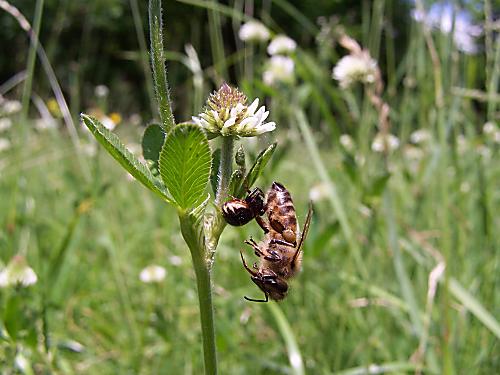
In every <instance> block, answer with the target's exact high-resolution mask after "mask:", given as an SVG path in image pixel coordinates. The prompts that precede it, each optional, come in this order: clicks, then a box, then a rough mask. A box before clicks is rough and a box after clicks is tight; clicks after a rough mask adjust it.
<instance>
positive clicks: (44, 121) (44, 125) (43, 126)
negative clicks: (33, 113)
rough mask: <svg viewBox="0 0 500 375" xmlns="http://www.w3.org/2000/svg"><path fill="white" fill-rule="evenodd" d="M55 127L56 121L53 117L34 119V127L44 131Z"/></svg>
mask: <svg viewBox="0 0 500 375" xmlns="http://www.w3.org/2000/svg"><path fill="white" fill-rule="evenodd" d="M56 128H57V121H56V120H55V119H54V118H39V119H36V120H35V129H37V130H40V131H44V130H50V129H56Z"/></svg>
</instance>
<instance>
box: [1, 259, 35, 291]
mask: <svg viewBox="0 0 500 375" xmlns="http://www.w3.org/2000/svg"><path fill="white" fill-rule="evenodd" d="M37 280H38V277H37V275H36V273H35V271H33V268H31V267H30V266H29V265H28V262H27V261H26V258H25V257H24V256H22V255H16V256H14V257H13V258H12V259H11V260H10V262H9V264H7V267H5V268H4V269H3V270H1V271H0V288H5V287H8V286H12V285H20V286H22V287H28V286H30V285H33V284H35V283H36V282H37Z"/></svg>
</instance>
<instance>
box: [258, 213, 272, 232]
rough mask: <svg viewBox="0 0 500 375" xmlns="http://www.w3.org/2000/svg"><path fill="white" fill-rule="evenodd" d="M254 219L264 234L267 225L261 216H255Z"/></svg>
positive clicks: (267, 227) (267, 229)
mask: <svg viewBox="0 0 500 375" xmlns="http://www.w3.org/2000/svg"><path fill="white" fill-rule="evenodd" d="M255 221H256V222H257V224H259V227H261V228H262V230H263V231H264V234H267V233H269V225H268V224H267V223H266V222H265V221H264V219H263V218H262V217H260V216H256V217H255Z"/></svg>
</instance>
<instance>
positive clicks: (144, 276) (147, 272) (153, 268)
mask: <svg viewBox="0 0 500 375" xmlns="http://www.w3.org/2000/svg"><path fill="white" fill-rule="evenodd" d="M166 275H167V270H166V269H165V268H163V267H161V266H157V265H155V264H152V265H150V266H147V267H146V268H144V269H143V270H142V271H141V273H140V274H139V279H140V280H141V281H142V282H143V283H159V282H162V281H163V280H164V279H165V276H166Z"/></svg>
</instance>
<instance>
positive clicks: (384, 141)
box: [372, 133, 399, 152]
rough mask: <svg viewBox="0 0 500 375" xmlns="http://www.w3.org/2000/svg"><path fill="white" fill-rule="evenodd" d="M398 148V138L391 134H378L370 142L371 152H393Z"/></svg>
mask: <svg viewBox="0 0 500 375" xmlns="http://www.w3.org/2000/svg"><path fill="white" fill-rule="evenodd" d="M398 147H399V138H398V137H396V136H395V135H393V134H387V135H385V136H384V135H383V134H382V133H378V134H377V135H376V136H375V138H374V139H373V142H372V151H375V152H386V151H389V152H390V151H394V150H396V149H397V148H398Z"/></svg>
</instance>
